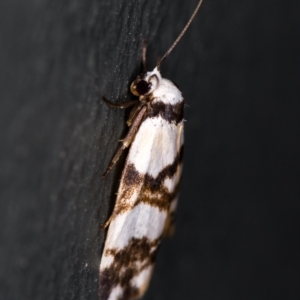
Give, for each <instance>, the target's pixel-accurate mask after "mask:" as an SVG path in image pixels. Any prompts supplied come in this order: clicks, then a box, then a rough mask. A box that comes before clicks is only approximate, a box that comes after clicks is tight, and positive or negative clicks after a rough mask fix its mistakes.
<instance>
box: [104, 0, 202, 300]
mask: <svg viewBox="0 0 300 300" xmlns="http://www.w3.org/2000/svg"><path fill="white" fill-rule="evenodd" d="M201 4H202V0H200V1H199V2H198V5H197V7H196V9H195V10H194V12H193V14H192V16H191V17H190V19H189V21H188V22H187V24H186V26H185V27H184V29H183V30H182V32H181V33H180V34H179V36H178V37H177V39H176V40H175V41H174V43H173V44H172V46H171V47H170V48H169V50H168V51H167V52H166V53H165V55H164V56H163V57H162V59H161V60H160V62H159V63H158V64H157V65H156V67H155V68H154V70H153V71H148V72H144V73H142V74H140V75H138V76H137V78H136V79H135V80H134V81H133V82H132V84H131V86H130V90H131V93H132V94H133V95H135V96H138V97H139V100H134V101H128V102H126V103H123V104H113V103H111V102H109V101H108V100H107V99H105V98H103V100H104V101H105V102H106V103H107V104H108V105H109V106H111V107H118V108H127V107H130V106H133V108H132V110H131V113H130V115H129V119H128V121H127V125H128V126H129V131H128V134H127V135H126V137H125V138H124V140H122V145H121V147H120V148H119V150H118V151H117V153H116V154H115V156H114V158H113V159H112V161H111V163H110V164H109V165H108V167H107V169H106V171H105V172H104V174H103V176H106V175H107V174H108V173H109V172H110V170H111V169H112V167H113V166H114V165H115V163H116V162H117V161H118V159H119V158H120V156H121V154H122V152H123V151H124V150H125V149H126V148H128V147H130V149H129V153H128V156H127V159H126V163H125V166H124V169H123V172H122V177H121V181H120V186H119V190H118V193H117V199H116V203H115V206H114V209H113V212H112V215H111V216H110V218H109V219H108V221H107V222H106V223H105V225H104V228H107V227H108V232H107V236H106V241H105V245H104V250H103V254H102V258H101V262H100V275H99V298H100V300H135V299H140V298H141V297H142V296H143V294H144V293H145V291H146V289H147V287H148V284H149V281H150V278H151V274H152V271H153V267H154V262H155V256H156V253H157V249H158V246H159V244H160V242H161V240H162V237H163V236H168V235H171V234H172V233H173V230H174V215H175V209H176V206H177V199H178V187H179V181H180V175H181V170H182V157H183V111H184V99H183V97H182V94H181V92H180V90H179V89H178V88H177V87H176V86H175V85H174V84H173V83H172V82H171V81H170V80H168V79H165V78H163V77H162V76H161V73H160V65H161V63H162V62H163V61H164V60H165V59H166V57H167V56H168V55H169V54H170V52H171V51H172V50H173V48H174V47H175V46H176V45H177V43H178V42H179V40H180V39H181V37H182V36H183V35H184V33H185V32H186V30H187V29H188V27H189V26H190V24H191V22H192V20H193V19H194V17H195V15H196V14H197V12H198V10H199V8H200V6H201ZM142 56H143V65H144V68H145V66H146V63H145V57H146V47H145V45H144V46H143V55H142Z"/></svg>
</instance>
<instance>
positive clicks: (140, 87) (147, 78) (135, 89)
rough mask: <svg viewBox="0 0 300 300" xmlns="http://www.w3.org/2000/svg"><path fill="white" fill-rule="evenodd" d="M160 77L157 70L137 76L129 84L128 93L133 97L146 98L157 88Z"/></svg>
mask: <svg viewBox="0 0 300 300" xmlns="http://www.w3.org/2000/svg"><path fill="white" fill-rule="evenodd" d="M160 81H161V75H160V73H159V71H158V70H157V68H155V69H154V70H153V71H151V72H147V73H144V74H141V75H139V76H138V77H137V78H136V79H135V80H134V81H133V82H132V84H131V86H130V91H131V93H132V94H133V95H135V96H147V95H149V94H151V93H152V92H153V91H154V90H155V89H157V88H158V86H159V84H160Z"/></svg>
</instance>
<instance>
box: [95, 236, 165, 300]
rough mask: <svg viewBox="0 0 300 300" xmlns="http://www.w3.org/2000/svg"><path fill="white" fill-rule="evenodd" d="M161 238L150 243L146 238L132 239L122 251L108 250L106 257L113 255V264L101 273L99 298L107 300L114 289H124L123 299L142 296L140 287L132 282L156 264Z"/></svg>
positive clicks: (128, 299)
mask: <svg viewBox="0 0 300 300" xmlns="http://www.w3.org/2000/svg"><path fill="white" fill-rule="evenodd" d="M159 243H160V238H159V239H156V240H154V241H150V240H149V239H147V238H146V237H143V238H140V239H138V238H131V240H130V241H129V243H128V245H127V246H126V247H124V248H122V249H120V250H118V249H107V250H106V251H105V253H104V255H106V256H107V255H112V256H113V263H112V264H111V265H110V267H108V268H106V269H104V270H103V271H101V272H100V279H99V280H100V282H99V296H100V299H101V300H107V299H108V298H109V295H110V293H111V292H112V290H113V288H114V287H116V286H118V285H119V286H121V287H122V288H123V295H122V299H124V300H132V299H137V298H138V297H139V296H140V291H139V289H138V288H139V287H135V286H133V285H132V284H131V280H132V279H133V278H134V277H135V276H137V275H138V274H139V273H140V272H141V271H143V270H144V269H145V268H147V267H149V266H151V265H153V264H154V261H155V256H156V252H157V248H158V246H159Z"/></svg>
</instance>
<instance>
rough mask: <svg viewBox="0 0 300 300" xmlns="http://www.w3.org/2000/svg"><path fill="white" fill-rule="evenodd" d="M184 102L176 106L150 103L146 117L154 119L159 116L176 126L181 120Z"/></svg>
mask: <svg viewBox="0 0 300 300" xmlns="http://www.w3.org/2000/svg"><path fill="white" fill-rule="evenodd" d="M183 111H184V101H182V102H179V103H176V104H165V103H164V102H161V101H160V102H155V103H151V102H150V105H149V107H148V110H147V112H146V117H149V118H155V117H157V116H161V117H162V118H163V119H164V120H166V121H168V122H169V123H175V124H176V125H177V124H178V123H180V122H181V121H182V120H183Z"/></svg>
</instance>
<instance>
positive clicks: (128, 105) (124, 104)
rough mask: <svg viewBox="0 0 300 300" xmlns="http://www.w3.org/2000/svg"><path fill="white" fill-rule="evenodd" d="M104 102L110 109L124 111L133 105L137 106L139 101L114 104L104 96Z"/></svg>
mask: <svg viewBox="0 0 300 300" xmlns="http://www.w3.org/2000/svg"><path fill="white" fill-rule="evenodd" d="M102 100H103V101H104V102H105V103H106V104H107V105H108V106H109V107H112V108H120V109H124V108H127V107H130V106H132V105H136V104H137V103H138V102H139V100H130V101H127V102H124V103H119V104H117V103H112V102H111V101H109V100H107V99H106V98H105V97H104V96H102Z"/></svg>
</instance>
